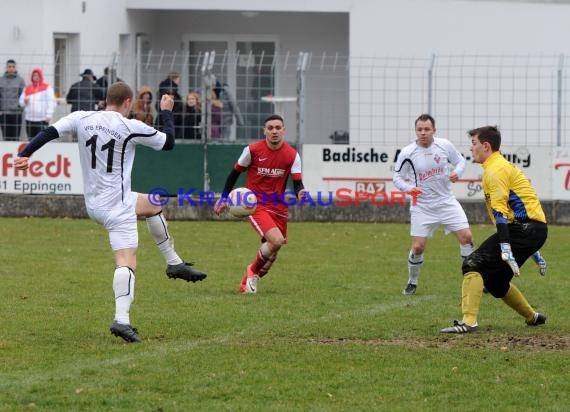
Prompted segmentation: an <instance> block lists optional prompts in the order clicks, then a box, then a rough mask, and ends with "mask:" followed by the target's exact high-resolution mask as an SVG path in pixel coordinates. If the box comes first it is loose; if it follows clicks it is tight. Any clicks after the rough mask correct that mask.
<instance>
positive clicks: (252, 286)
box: [239, 265, 259, 293]
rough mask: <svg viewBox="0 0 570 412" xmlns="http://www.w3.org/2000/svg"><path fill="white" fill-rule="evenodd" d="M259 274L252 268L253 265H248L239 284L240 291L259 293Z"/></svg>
mask: <svg viewBox="0 0 570 412" xmlns="http://www.w3.org/2000/svg"><path fill="white" fill-rule="evenodd" d="M258 280H259V276H258V275H257V274H255V273H253V271H252V270H251V265H248V266H247V268H246V269H245V277H244V278H243V279H242V281H241V283H240V285H239V291H240V292H241V293H257V281H258Z"/></svg>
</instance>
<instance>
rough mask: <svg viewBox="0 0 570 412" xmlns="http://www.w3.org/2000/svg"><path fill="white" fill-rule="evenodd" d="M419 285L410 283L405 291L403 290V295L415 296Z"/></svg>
mask: <svg viewBox="0 0 570 412" xmlns="http://www.w3.org/2000/svg"><path fill="white" fill-rule="evenodd" d="M417 287H418V286H417V285H414V284H413V283H408V284H407V285H406V287H405V288H404V289H402V295H413V294H415V293H416V289H417Z"/></svg>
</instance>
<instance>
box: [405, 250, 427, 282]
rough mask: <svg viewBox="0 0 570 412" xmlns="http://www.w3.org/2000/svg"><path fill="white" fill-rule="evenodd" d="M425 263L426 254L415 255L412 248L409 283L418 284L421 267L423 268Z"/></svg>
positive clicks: (409, 257)
mask: <svg viewBox="0 0 570 412" xmlns="http://www.w3.org/2000/svg"><path fill="white" fill-rule="evenodd" d="M423 263H424V255H423V253H422V254H421V255H414V253H413V252H412V251H411V250H410V254H409V256H408V275H409V278H408V283H411V284H412V285H417V284H418V278H419V277H420V269H421V268H422V264H423Z"/></svg>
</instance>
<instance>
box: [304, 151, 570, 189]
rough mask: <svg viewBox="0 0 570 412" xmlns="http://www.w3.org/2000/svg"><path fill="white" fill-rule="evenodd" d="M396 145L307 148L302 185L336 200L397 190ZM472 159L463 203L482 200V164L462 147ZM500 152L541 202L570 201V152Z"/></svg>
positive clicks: (464, 179) (461, 185) (457, 185)
mask: <svg viewBox="0 0 570 412" xmlns="http://www.w3.org/2000/svg"><path fill="white" fill-rule="evenodd" d="M400 149H401V148H400V147H395V146H361V145H304V146H303V153H302V159H303V182H304V183H305V187H306V188H307V189H308V190H309V191H311V192H317V191H318V192H324V193H327V194H332V195H333V197H338V196H337V194H341V195H342V197H346V196H350V195H352V196H353V197H354V195H355V193H356V192H360V191H365V192H369V193H374V192H382V191H385V192H387V193H388V192H395V191H397V190H398V189H396V187H395V186H394V184H393V183H392V176H393V173H394V165H395V162H396V158H397V156H398V153H399V151H400ZM458 150H459V151H460V152H461V153H462V154H463V156H464V157H465V159H466V161H467V165H466V168H465V172H464V173H463V175H462V176H461V179H460V180H459V182H457V183H454V184H453V185H452V187H453V190H454V192H455V195H456V196H457V198H458V199H461V200H467V199H476V200H477V199H483V194H482V186H481V176H482V173H483V169H482V167H481V165H480V164H476V163H473V161H472V158H471V152H470V151H469V149H466V150H465V149H463V148H458ZM501 153H502V154H503V156H505V157H506V158H507V159H508V160H509V161H510V162H512V163H514V164H515V165H516V166H517V167H518V168H520V169H521V170H522V171H523V173H524V174H525V175H526V176H527V177H528V179H529V180H530V181H531V182H532V184H533V186H534V188H535V190H536V192H537V194H538V196H539V197H540V199H542V200H554V199H556V200H570V149H564V148H559V147H556V148H551V147H538V146H505V147H503V148H502V149H501Z"/></svg>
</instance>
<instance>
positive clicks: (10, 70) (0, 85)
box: [0, 59, 26, 140]
mask: <svg viewBox="0 0 570 412" xmlns="http://www.w3.org/2000/svg"><path fill="white" fill-rule="evenodd" d="M25 87H26V82H25V81H24V79H22V78H21V77H20V76H18V70H17V68H16V62H15V61H14V60H12V59H10V60H8V61H6V72H5V73H4V76H2V77H0V128H2V135H3V136H4V140H20V127H21V125H22V108H21V107H20V104H19V99H20V94H22V91H23V90H24V88H25Z"/></svg>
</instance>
